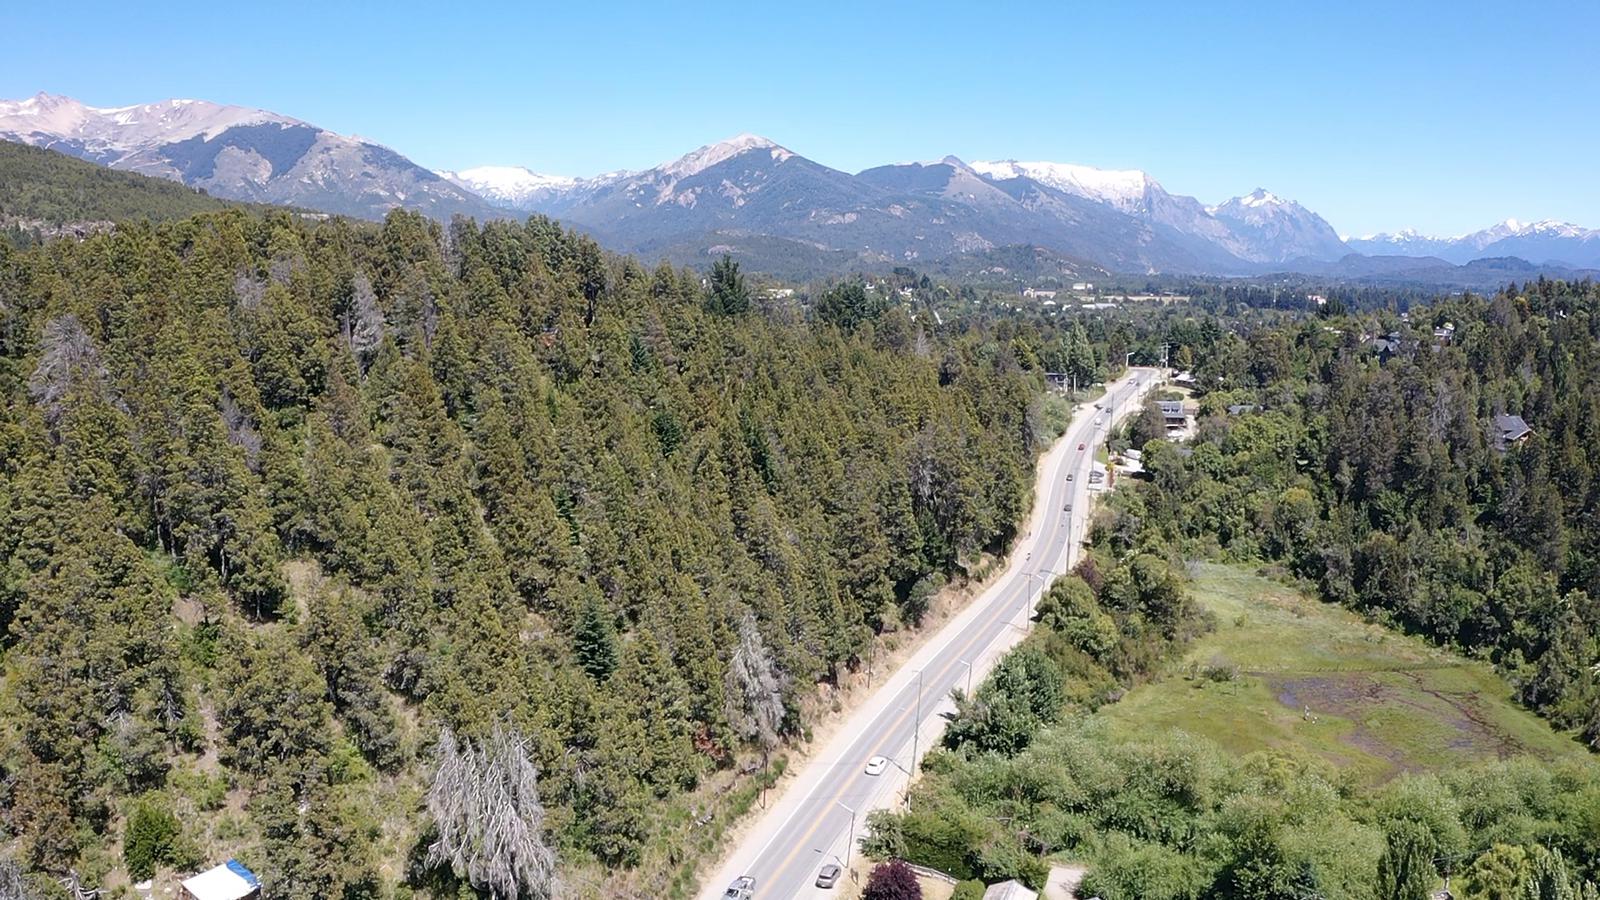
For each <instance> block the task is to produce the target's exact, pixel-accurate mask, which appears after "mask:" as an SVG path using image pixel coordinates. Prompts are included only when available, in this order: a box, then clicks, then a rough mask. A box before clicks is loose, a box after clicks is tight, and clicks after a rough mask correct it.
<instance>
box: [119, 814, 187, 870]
mask: <svg viewBox="0 0 1600 900" xmlns="http://www.w3.org/2000/svg"><path fill="white" fill-rule="evenodd" d="M188 855H189V854H187V853H185V852H183V829H182V827H181V826H180V825H179V824H178V817H177V816H175V815H173V814H172V810H170V809H168V808H167V807H166V805H165V804H164V803H162V802H160V800H159V799H158V798H155V797H145V798H143V799H141V800H139V801H138V802H137V803H136V804H134V807H133V811H132V812H131V813H130V814H129V815H128V823H127V825H125V826H124V827H123V832H122V859H123V861H124V862H126V863H127V865H128V875H129V877H131V878H132V879H133V880H134V881H144V880H145V879H147V878H153V877H155V874H156V866H157V865H158V864H166V865H172V864H174V863H177V862H180V861H182V860H183V858H184V857H186V856H188Z"/></svg>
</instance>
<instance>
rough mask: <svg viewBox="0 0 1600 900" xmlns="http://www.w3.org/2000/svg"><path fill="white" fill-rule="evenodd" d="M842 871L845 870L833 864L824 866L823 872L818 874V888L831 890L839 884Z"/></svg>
mask: <svg viewBox="0 0 1600 900" xmlns="http://www.w3.org/2000/svg"><path fill="white" fill-rule="evenodd" d="M842 871H843V870H841V869H840V868H839V867H838V866H836V865H834V864H833V863H828V864H827V865H825V866H823V867H822V869H821V871H819V872H817V887H819V888H831V887H833V886H834V885H836V884H838V883H839V875H840V873H841V872H842Z"/></svg>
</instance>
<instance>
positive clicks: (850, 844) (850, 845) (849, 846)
mask: <svg viewBox="0 0 1600 900" xmlns="http://www.w3.org/2000/svg"><path fill="white" fill-rule="evenodd" d="M833 802H835V803H838V804H839V806H840V807H842V808H843V809H844V811H845V812H847V813H849V814H850V837H849V838H847V839H846V842H845V845H844V867H845V868H846V869H848V868H850V851H852V850H854V849H855V848H856V811H855V810H853V809H851V808H850V807H848V806H845V805H844V803H843V802H842V801H839V800H835V801H833Z"/></svg>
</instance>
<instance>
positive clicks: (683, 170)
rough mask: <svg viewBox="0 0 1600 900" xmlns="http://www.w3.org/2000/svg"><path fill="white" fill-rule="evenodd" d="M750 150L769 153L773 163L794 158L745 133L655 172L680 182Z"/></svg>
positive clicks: (689, 154)
mask: <svg viewBox="0 0 1600 900" xmlns="http://www.w3.org/2000/svg"><path fill="white" fill-rule="evenodd" d="M752 150H766V151H768V152H770V153H771V155H772V159H773V161H775V162H783V161H784V160H786V159H788V158H790V157H792V156H794V153H792V152H790V151H789V150H788V149H786V148H784V147H780V146H779V145H778V144H777V143H775V142H773V141H771V140H768V139H767V138H764V137H762V136H760V135H758V134H748V133H746V134H741V135H739V136H737V137H732V138H729V139H728V140H725V141H719V142H717V143H715V144H707V145H706V146H704V147H701V148H700V149H698V150H694V151H692V152H690V153H686V154H684V155H683V156H681V157H679V158H677V159H675V160H673V161H672V162H670V163H667V164H666V165H664V166H661V167H660V168H659V169H656V171H657V172H658V173H660V174H662V175H664V176H666V177H668V178H672V179H675V180H681V179H684V178H689V177H691V176H694V175H698V174H700V173H701V172H704V171H705V170H707V169H709V168H711V167H712V166H715V165H717V164H718V163H722V162H726V161H727V160H730V159H733V158H734V157H735V156H738V155H740V154H741V153H749V152H750V151H752Z"/></svg>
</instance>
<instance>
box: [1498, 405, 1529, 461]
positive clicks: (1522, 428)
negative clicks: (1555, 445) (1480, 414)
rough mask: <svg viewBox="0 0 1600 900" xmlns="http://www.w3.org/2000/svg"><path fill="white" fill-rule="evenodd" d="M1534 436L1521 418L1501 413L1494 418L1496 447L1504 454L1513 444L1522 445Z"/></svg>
mask: <svg viewBox="0 0 1600 900" xmlns="http://www.w3.org/2000/svg"><path fill="white" fill-rule="evenodd" d="M1530 434H1533V429H1532V428H1530V427H1529V426H1528V423H1527V422H1525V421H1523V419H1522V417H1521V416H1512V415H1507V414H1505V413H1500V414H1499V415H1497V416H1495V417H1494V446H1495V449H1496V450H1500V451H1502V452H1504V451H1505V450H1506V448H1508V447H1510V446H1511V445H1513V444H1520V443H1522V442H1523V441H1525V440H1527V439H1528V435H1530Z"/></svg>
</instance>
